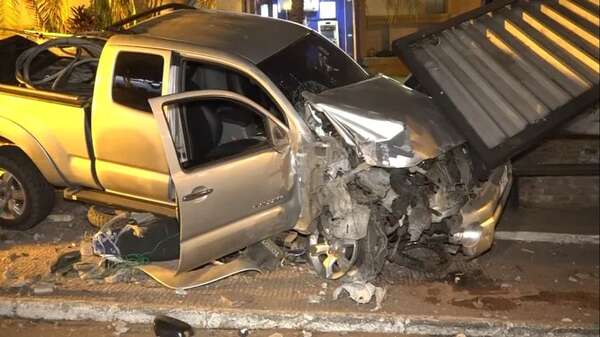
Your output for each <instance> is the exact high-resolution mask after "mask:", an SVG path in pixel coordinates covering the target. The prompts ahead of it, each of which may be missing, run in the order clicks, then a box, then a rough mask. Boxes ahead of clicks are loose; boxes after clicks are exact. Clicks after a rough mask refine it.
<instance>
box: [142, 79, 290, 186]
mask: <svg viewBox="0 0 600 337" xmlns="http://www.w3.org/2000/svg"><path fill="white" fill-rule="evenodd" d="M201 94H202V96H203V97H200V98H198V95H201ZM235 96H239V99H238V98H237V97H235ZM202 98H204V99H215V98H220V99H228V98H229V99H231V100H232V101H234V102H236V103H238V104H242V105H245V106H247V107H248V108H250V109H251V110H252V111H254V112H255V113H258V114H259V115H261V116H262V117H263V118H265V119H266V120H267V123H272V124H275V125H276V126H277V127H279V128H281V129H282V130H283V131H284V132H285V137H286V138H287V140H288V144H289V143H290V142H291V139H290V129H289V128H288V126H287V125H285V124H283V122H282V121H280V120H279V119H278V118H277V117H275V116H274V115H273V114H271V113H270V112H269V111H267V110H266V109H265V108H263V107H262V106H261V105H260V104H258V103H256V102H254V101H252V100H251V99H249V98H247V97H245V96H242V95H239V94H237V93H234V92H231V91H225V90H198V91H188V92H184V93H177V94H172V95H168V96H160V97H155V98H153V99H150V106H151V108H152V112H153V114H154V115H155V119H156V112H155V109H158V111H159V113H160V118H159V119H158V120H157V122H158V127H159V132H160V134H161V137H162V140H163V142H164V143H165V144H169V149H168V150H167V151H166V153H165V155H166V158H167V160H168V161H170V162H173V163H175V162H176V163H177V168H178V169H177V171H172V172H171V176H174V175H176V174H193V173H195V172H199V171H203V170H207V169H210V168H213V167H215V166H219V165H222V164H224V163H228V162H233V161H239V160H243V159H245V158H249V157H252V156H255V155H257V154H258V153H262V152H280V151H278V149H277V148H276V146H275V145H273V144H272V141H271V139H269V141H270V142H271V144H269V145H268V146H262V147H260V148H257V149H256V151H250V152H244V153H241V154H240V155H236V156H229V157H225V158H221V159H218V160H214V161H210V162H207V163H203V164H200V165H195V166H193V167H191V168H185V169H184V168H183V167H182V165H181V162H180V160H179V156H178V155H177V150H176V144H175V139H174V138H173V134H172V132H171V128H170V126H169V122H168V120H167V116H166V114H167V112H166V111H165V110H164V107H165V106H167V105H169V104H173V103H185V102H188V101H194V100H201V99H202ZM245 101H246V102H245ZM252 104H255V105H256V107H254V106H252ZM261 110H264V111H261ZM267 123H266V124H267ZM269 138H270V135H269Z"/></svg>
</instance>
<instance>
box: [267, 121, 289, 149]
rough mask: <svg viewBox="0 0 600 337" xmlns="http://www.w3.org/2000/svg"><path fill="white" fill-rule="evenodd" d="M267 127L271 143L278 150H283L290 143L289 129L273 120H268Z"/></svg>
mask: <svg viewBox="0 0 600 337" xmlns="http://www.w3.org/2000/svg"><path fill="white" fill-rule="evenodd" d="M267 127H268V128H269V131H268V132H269V136H270V137H271V143H272V145H273V148H275V150H276V151H282V150H283V149H284V148H285V147H286V146H288V145H289V144H290V138H289V132H288V131H287V130H285V129H283V128H282V127H281V126H279V125H278V124H277V123H275V122H273V121H272V120H268V122H267Z"/></svg>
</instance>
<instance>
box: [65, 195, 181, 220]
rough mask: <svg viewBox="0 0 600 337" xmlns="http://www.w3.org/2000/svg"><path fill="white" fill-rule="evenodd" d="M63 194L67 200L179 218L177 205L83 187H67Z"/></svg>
mask: <svg viewBox="0 0 600 337" xmlns="http://www.w3.org/2000/svg"><path fill="white" fill-rule="evenodd" d="M63 195H64V198H65V199H67V200H75V201H83V202H86V203H90V204H97V205H103V206H109V207H114V208H119V209H126V210H131V211H137V212H148V213H153V214H157V215H162V216H166V217H169V218H177V207H175V206H169V205H163V204H159V203H155V202H151V201H145V200H139V199H134V198H130V197H125V196H122V195H118V194H113V193H108V192H103V191H94V190H86V189H81V188H66V189H65V190H64V192H63Z"/></svg>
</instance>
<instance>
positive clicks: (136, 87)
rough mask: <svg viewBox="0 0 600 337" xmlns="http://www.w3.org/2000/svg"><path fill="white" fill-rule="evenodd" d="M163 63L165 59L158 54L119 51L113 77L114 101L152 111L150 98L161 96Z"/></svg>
mask: <svg viewBox="0 0 600 337" xmlns="http://www.w3.org/2000/svg"><path fill="white" fill-rule="evenodd" d="M163 65H164V60H163V58H162V57H161V56H158V55H152V54H144V53H134V52H122V53H119V55H118V56H117V62H116V65H115V73H114V78H113V88H112V97H113V101H115V102H116V103H119V104H122V105H125V106H127V107H130V108H133V109H137V110H142V111H148V112H151V111H152V110H151V109H150V104H149V103H148V99H150V98H153V97H158V96H161V93H162V78H163Z"/></svg>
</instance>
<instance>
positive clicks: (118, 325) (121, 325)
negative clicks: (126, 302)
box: [112, 321, 129, 336]
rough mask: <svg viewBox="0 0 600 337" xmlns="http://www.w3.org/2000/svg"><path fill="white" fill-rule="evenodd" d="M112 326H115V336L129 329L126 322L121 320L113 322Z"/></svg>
mask: <svg viewBox="0 0 600 337" xmlns="http://www.w3.org/2000/svg"><path fill="white" fill-rule="evenodd" d="M112 326H113V327H114V328H115V332H114V335H115V336H121V335H122V334H124V333H127V331H129V327H128V326H127V323H125V322H123V321H118V322H114V323H113V324H112Z"/></svg>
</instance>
